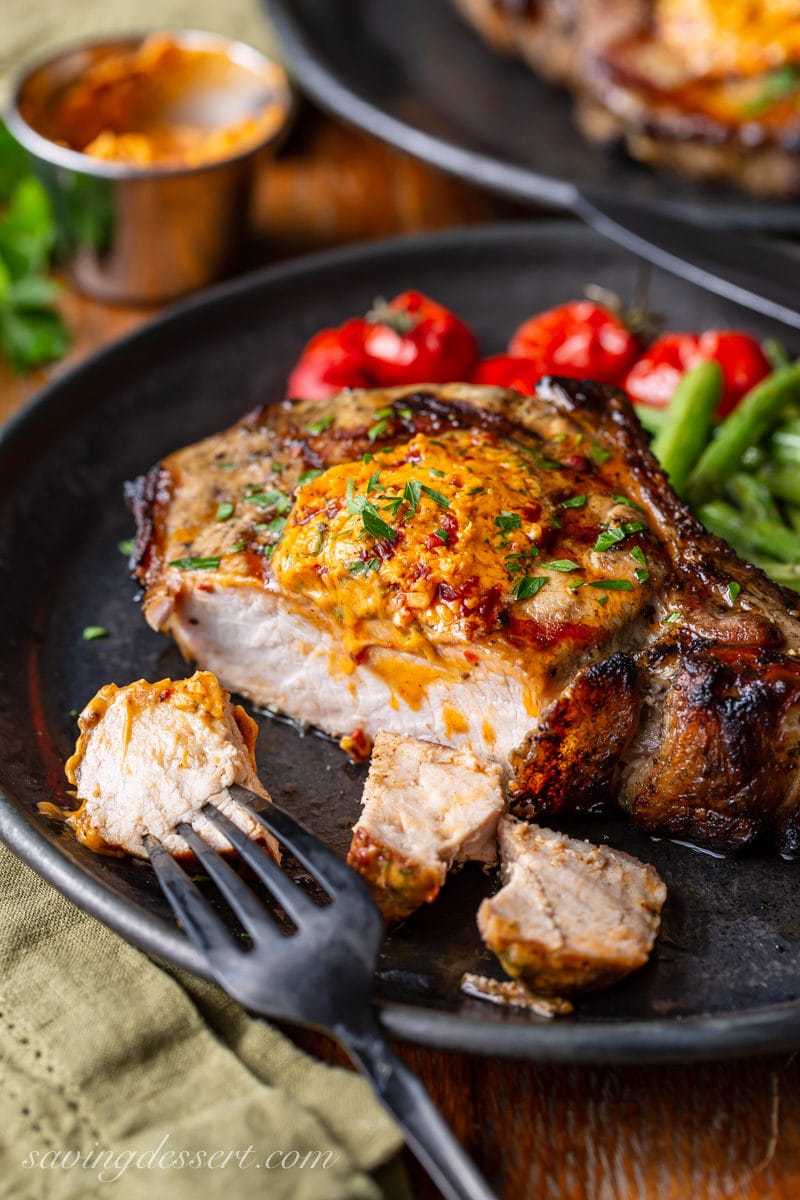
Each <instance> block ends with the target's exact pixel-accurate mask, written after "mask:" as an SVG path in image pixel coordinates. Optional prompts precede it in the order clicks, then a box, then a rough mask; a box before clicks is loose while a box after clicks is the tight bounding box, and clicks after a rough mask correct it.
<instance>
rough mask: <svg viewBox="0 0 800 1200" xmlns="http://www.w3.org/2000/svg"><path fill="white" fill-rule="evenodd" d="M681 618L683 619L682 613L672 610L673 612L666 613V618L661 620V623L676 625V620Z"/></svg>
mask: <svg viewBox="0 0 800 1200" xmlns="http://www.w3.org/2000/svg"><path fill="white" fill-rule="evenodd" d="M680 619H681V614H680V613H679V612H671V613H668V614H667V615H666V617H664V620H663V621H662V622H661V624H662V625H674V624H675V622H676V621H680Z"/></svg>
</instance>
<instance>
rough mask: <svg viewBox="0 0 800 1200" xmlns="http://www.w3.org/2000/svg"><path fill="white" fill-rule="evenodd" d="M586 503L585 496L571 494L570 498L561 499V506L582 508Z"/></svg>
mask: <svg viewBox="0 0 800 1200" xmlns="http://www.w3.org/2000/svg"><path fill="white" fill-rule="evenodd" d="M585 503H586V496H585V495H582V496H573V497H572V498H571V499H570V500H562V501H561V507H562V508H583V506H584V504H585Z"/></svg>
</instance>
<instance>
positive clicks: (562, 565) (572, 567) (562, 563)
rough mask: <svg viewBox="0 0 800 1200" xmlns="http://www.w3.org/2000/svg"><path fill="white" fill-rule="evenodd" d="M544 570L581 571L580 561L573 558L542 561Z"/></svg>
mask: <svg viewBox="0 0 800 1200" xmlns="http://www.w3.org/2000/svg"><path fill="white" fill-rule="evenodd" d="M542 570H543V571H580V566H579V565H578V563H576V562H573V561H572V559H571V558H556V559H554V561H553V562H546V563H542Z"/></svg>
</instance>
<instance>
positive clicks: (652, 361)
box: [622, 329, 772, 417]
mask: <svg viewBox="0 0 800 1200" xmlns="http://www.w3.org/2000/svg"><path fill="white" fill-rule="evenodd" d="M701 362H718V363H719V365H720V366H721V367H722V377H723V392H722V401H721V403H720V406H719V416H721V417H724V416H726V415H727V414H728V413H729V412H731V411H732V409H734V408H735V407H736V405H737V404H738V403H739V401H740V400H741V399H742V397H743V396H744V395H745V394H746V393H747V392H749V391H750V389H751V388H752V387H755V385H756V384H757V383H760V381H761V380H762V379H764V378H765V377H766V376H767V375H769V373H770V371H771V369H772V368H771V367H770V364H769V362H768V360H767V359H766V358H765V357H764V353H763V351H762V349H761V346H760V345H759V343H758V342H757V341H756V339H755V338H752V337H750V336H749V335H748V334H746V333H736V332H734V331H732V330H719V329H709V330H707V331H706V332H705V333H702V334H695V333H665V334H664V335H663V336H662V337H660V338H658V339H657V340H656V341H655V342H653V344H652V346H650V348H649V349H648V350H646V351H645V353H644V354H643V355H642V357H641V358H640V359H639V360H638V362H635V363H634V365H633V366H632V367H631V369H630V371H629V372H628V374H627V375H626V376H625V378H624V379H623V380H622V387H623V388H624V389H625V391H626V392H627V393H628V395H629V396H630V398H631V400H633V401H634V403H636V404H650V405H652V406H653V407H655V408H665V407H666V405H668V404H669V402H670V400H671V399H672V396H673V393H674V391H675V388H676V387H677V386H678V382H679V380H680V378H681V376H682V375H683V374H684V373H685V372H686V371H689V370H691V368H692V367H696V366H697V365H698V364H699V363H701Z"/></svg>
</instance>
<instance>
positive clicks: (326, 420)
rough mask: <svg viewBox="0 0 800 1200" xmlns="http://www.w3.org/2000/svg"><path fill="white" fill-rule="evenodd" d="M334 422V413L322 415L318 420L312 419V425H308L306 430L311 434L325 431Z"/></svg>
mask: <svg viewBox="0 0 800 1200" xmlns="http://www.w3.org/2000/svg"><path fill="white" fill-rule="evenodd" d="M332 424H333V415H331V416H329V417H320V419H319V420H318V421H312V422H311V424H310V425H306V432H307V433H311V434H314V435H316V434H318V433H324V432H325V430H326V429H328V428H329V426H331V425H332Z"/></svg>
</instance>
